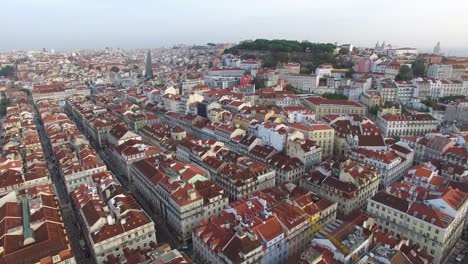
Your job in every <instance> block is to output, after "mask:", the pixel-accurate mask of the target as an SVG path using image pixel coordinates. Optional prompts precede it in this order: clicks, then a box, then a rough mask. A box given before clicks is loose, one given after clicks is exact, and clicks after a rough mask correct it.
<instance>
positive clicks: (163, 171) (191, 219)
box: [131, 157, 228, 241]
mask: <svg viewBox="0 0 468 264" xmlns="http://www.w3.org/2000/svg"><path fill="white" fill-rule="evenodd" d="M131 175H132V176H131V177H132V179H133V185H134V188H135V189H136V190H137V191H138V192H139V193H140V194H141V195H142V197H143V198H144V199H145V201H147V203H148V204H149V206H150V207H151V209H152V210H154V211H155V212H158V213H159V214H161V216H162V217H163V218H164V219H165V220H166V221H167V223H168V225H169V227H170V228H171V231H173V232H174V235H175V236H176V237H177V239H179V240H182V241H185V240H187V239H189V238H190V237H191V230H192V229H193V228H194V227H196V226H198V225H199V223H200V221H202V220H207V219H208V217H210V216H211V215H216V214H218V213H219V212H220V211H221V210H222V209H223V208H224V206H225V205H226V204H227V203H228V196H227V193H226V192H225V191H224V189H223V188H221V187H220V186H219V185H217V184H214V183H213V182H212V181H208V180H207V178H206V177H205V175H204V172H203V171H202V170H200V169H199V168H197V167H196V166H194V165H192V164H184V163H182V162H180V161H177V160H172V159H165V158H164V157H154V158H149V159H144V160H140V161H137V162H135V163H134V164H133V165H132V169H131Z"/></svg>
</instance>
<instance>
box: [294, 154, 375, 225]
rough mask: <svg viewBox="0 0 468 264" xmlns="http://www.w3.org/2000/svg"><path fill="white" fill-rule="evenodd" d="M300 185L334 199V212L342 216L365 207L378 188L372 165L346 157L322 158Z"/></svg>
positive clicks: (331, 199)
mask: <svg viewBox="0 0 468 264" xmlns="http://www.w3.org/2000/svg"><path fill="white" fill-rule="evenodd" d="M301 186H302V187H304V188H306V189H307V190H309V191H311V192H314V193H316V194H318V195H320V196H322V197H324V198H326V199H328V200H330V201H333V202H336V203H338V212H339V213H340V214H341V215H345V216H346V215H349V214H351V213H353V212H356V211H358V210H363V209H365V208H366V203H367V200H368V199H369V198H370V197H372V196H373V195H374V194H375V193H377V191H378V187H379V175H378V173H377V171H376V170H375V169H373V168H372V167H370V166H367V165H364V164H362V163H357V162H354V161H350V160H347V161H345V162H342V163H339V162H334V163H330V164H329V163H325V162H324V163H322V164H321V165H320V166H319V167H318V169H317V170H316V171H313V172H311V173H309V174H308V175H306V176H305V177H304V179H302V180H301Z"/></svg>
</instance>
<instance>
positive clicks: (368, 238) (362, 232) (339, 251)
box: [312, 213, 375, 264]
mask: <svg viewBox="0 0 468 264" xmlns="http://www.w3.org/2000/svg"><path fill="white" fill-rule="evenodd" d="M374 226H375V224H374V220H373V219H372V217H369V216H368V215H366V214H364V213H359V214H357V215H356V216H355V217H353V218H351V219H350V220H347V221H341V220H336V221H335V222H332V223H330V224H327V225H326V226H324V228H323V229H322V230H321V231H319V232H317V233H316V234H315V236H314V238H313V239H312V248H316V249H318V250H321V251H326V252H327V253H328V254H329V256H330V262H333V261H335V262H338V263H345V264H351V263H357V262H356V261H357V260H359V257H360V256H361V255H363V254H364V253H367V252H368V251H369V250H370V249H371V247H372V239H373V237H372V235H373V234H372V230H373V229H375V227H374ZM328 262H329V261H327V263H328Z"/></svg>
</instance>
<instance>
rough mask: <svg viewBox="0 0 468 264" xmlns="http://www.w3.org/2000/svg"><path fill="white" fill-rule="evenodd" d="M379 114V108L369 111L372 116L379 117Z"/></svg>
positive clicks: (374, 107)
mask: <svg viewBox="0 0 468 264" xmlns="http://www.w3.org/2000/svg"><path fill="white" fill-rule="evenodd" d="M378 112H379V107H378V106H373V107H371V108H370V109H369V113H370V114H372V115H375V116H376V115H377V113H378Z"/></svg>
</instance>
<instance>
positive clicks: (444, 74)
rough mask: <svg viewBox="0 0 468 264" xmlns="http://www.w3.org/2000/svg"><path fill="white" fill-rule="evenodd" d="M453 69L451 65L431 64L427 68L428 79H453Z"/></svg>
mask: <svg viewBox="0 0 468 264" xmlns="http://www.w3.org/2000/svg"><path fill="white" fill-rule="evenodd" d="M452 71H453V67H452V65H450V64H431V65H429V67H428V68H427V77H429V78H434V79H450V78H452Z"/></svg>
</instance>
